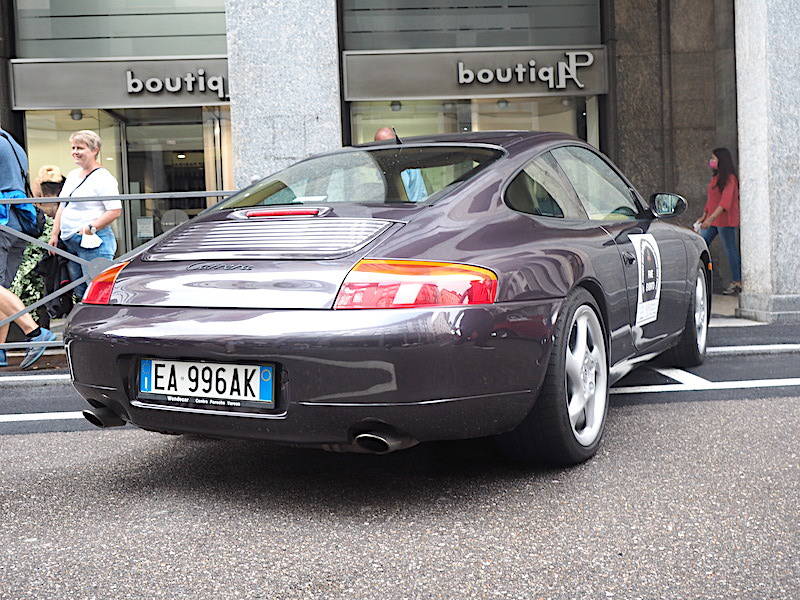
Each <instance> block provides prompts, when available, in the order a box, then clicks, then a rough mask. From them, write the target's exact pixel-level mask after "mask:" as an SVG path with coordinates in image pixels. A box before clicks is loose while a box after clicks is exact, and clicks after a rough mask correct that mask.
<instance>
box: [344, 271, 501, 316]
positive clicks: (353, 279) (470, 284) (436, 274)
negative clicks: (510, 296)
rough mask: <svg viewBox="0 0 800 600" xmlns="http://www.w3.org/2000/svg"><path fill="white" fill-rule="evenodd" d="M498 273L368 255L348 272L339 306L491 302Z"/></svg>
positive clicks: (370, 306)
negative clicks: (373, 257) (374, 257)
mask: <svg viewBox="0 0 800 600" xmlns="http://www.w3.org/2000/svg"><path fill="white" fill-rule="evenodd" d="M496 295H497V275H495V274H494V273H493V272H492V271H490V270H489V269H484V268H482V267H474V266H472V265H461V264H456V263H445V262H429V261H419V260H380V259H365V260H361V261H359V262H358V264H356V266H355V267H353V269H352V270H351V271H350V272H349V273H348V274H347V277H346V278H345V280H344V283H343V284H342V287H341V289H340V290H339V294H338V295H337V296H336V302H334V304H333V307H334V308H336V309H349V308H415V307H419V306H458V305H462V304H491V303H492V302H494V299H495V296H496Z"/></svg>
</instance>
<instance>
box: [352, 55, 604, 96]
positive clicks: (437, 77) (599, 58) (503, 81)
mask: <svg viewBox="0 0 800 600" xmlns="http://www.w3.org/2000/svg"><path fill="white" fill-rule="evenodd" d="M344 54H345V56H344V57H345V61H344V65H345V67H344V68H345V99H346V100H350V101H355V100H404V99H408V100H414V99H419V100H424V99H438V98H454V99H455V98H482V97H483V98H503V97H515V96H517V97H521V96H553V95H568V96H593V95H596V94H605V93H607V92H608V82H607V75H606V60H607V58H606V49H605V47H603V46H598V47H580V48H541V47H538V48H507V49H498V50H493V49H485V50H456V49H447V50H426V51H358V52H345V53H344Z"/></svg>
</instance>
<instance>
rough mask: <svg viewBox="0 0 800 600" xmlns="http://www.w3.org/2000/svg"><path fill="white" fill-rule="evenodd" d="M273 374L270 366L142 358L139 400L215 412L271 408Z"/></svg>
mask: <svg viewBox="0 0 800 600" xmlns="http://www.w3.org/2000/svg"><path fill="white" fill-rule="evenodd" d="M274 375H275V367H274V365H232V364H223V363H207V362H188V361H174V360H157V359H144V360H142V361H141V362H140V363H139V397H140V398H143V399H147V400H148V401H150V400H156V401H158V403H159V404H168V405H176V406H190V407H195V408H209V409H216V410H220V409H221V410H227V409H232V410H237V409H238V410H241V409H242V408H247V407H257V408H273V407H274V406H275V398H274V392H275V384H274V380H275V377H274Z"/></svg>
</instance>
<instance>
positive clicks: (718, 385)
mask: <svg viewBox="0 0 800 600" xmlns="http://www.w3.org/2000/svg"><path fill="white" fill-rule="evenodd" d="M704 381H705V380H704ZM794 386H800V377H790V378H787V379H752V380H748V381H708V382H707V383H705V384H703V385H691V384H686V383H665V384H661V385H634V386H629V387H619V388H611V393H612V394H647V393H653V392H699V391H702V390H743V389H754V388H772V387H794Z"/></svg>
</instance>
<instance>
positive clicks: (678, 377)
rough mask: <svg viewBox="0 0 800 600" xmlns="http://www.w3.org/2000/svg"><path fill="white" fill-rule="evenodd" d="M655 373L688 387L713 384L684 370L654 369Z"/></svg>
mask: <svg viewBox="0 0 800 600" xmlns="http://www.w3.org/2000/svg"><path fill="white" fill-rule="evenodd" d="M653 371H655V372H656V373H661V374H662V375H664V376H665V377H669V378H670V379H674V380H675V381H677V382H678V383H684V384H686V385H696V386H700V387H702V386H705V385H708V384H709V383H711V382H710V381H709V380H708V379H703V378H702V377H699V376H697V375H695V374H694V373H689V372H688V371H684V370H683V369H662V368H656V367H653Z"/></svg>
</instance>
